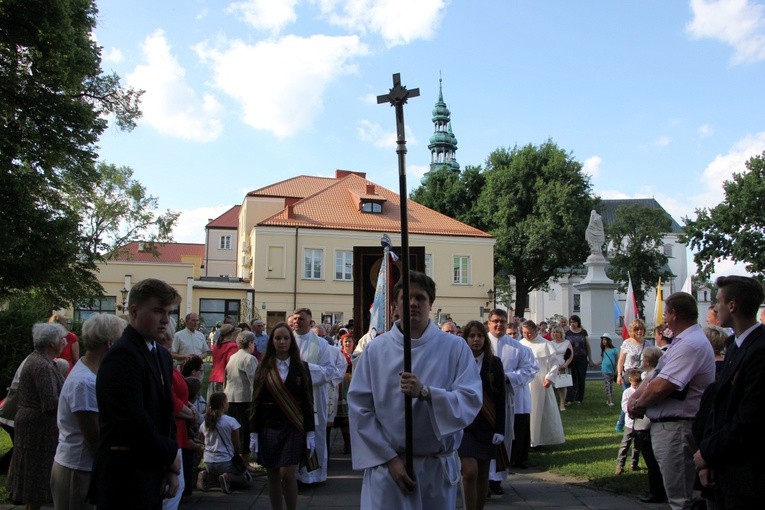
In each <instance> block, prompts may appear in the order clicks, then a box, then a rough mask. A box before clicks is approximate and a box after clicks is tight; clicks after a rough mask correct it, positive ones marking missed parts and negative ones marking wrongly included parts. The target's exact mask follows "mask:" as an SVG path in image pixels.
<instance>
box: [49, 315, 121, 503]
mask: <svg viewBox="0 0 765 510" xmlns="http://www.w3.org/2000/svg"><path fill="white" fill-rule="evenodd" d="M125 326H127V322H126V321H125V320H124V319H121V318H119V317H117V316H116V315H112V314H101V313H97V314H94V315H91V316H90V317H89V318H88V320H86V321H85V322H84V323H83V324H82V346H83V347H84V348H85V356H83V357H82V358H80V360H79V361H77V363H75V365H74V368H72V371H71V372H70V373H69V376H68V377H67V378H66V382H64V387H63V388H62V389H61V395H60V396H59V399H58V419H57V423H58V448H56V456H55V457H54V458H53V470H52V472H51V479H50V485H51V492H52V493H53V506H54V507H55V508H56V510H76V509H86V508H93V507H92V506H91V505H89V504H87V503H86V502H85V496H86V495H87V493H88V486H89V485H90V472H91V471H92V469H93V455H94V453H95V451H96V446H97V444H98V402H97V401H96V375H97V374H98V368H99V367H100V366H101V361H103V359H104V356H105V355H106V352H107V351H108V350H109V348H110V347H111V346H112V343H114V342H116V341H117V340H119V338H120V336H121V335H122V331H123V330H124V329H125Z"/></svg>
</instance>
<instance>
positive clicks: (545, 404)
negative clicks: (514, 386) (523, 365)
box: [521, 335, 566, 446]
mask: <svg viewBox="0 0 765 510" xmlns="http://www.w3.org/2000/svg"><path fill="white" fill-rule="evenodd" d="M521 345H525V346H526V347H528V348H529V349H531V350H532V352H533V353H534V358H535V359H536V361H537V365H539V372H537V374H536V375H535V376H534V379H532V381H531V383H530V384H529V388H530V390H531V446H541V445H545V444H561V443H564V442H565V441H566V438H565V436H564V434H563V423H562V422H561V420H560V410H559V409H558V401H557V399H556V398H555V389H554V388H553V386H552V385H550V386H549V387H547V388H545V387H544V386H543V383H544V381H545V379H547V378H550V377H552V376H553V375H554V374H556V373H557V372H558V365H557V358H558V355H557V354H556V352H555V347H553V346H552V345H551V343H550V342H549V341H548V340H545V339H544V338H542V337H541V336H539V335H537V336H536V337H535V338H534V339H533V340H532V341H528V340H526V339H523V340H521Z"/></svg>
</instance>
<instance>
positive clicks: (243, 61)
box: [195, 35, 367, 137]
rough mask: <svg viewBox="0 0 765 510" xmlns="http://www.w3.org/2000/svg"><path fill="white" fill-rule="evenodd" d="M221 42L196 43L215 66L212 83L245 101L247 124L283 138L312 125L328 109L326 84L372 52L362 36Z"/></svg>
mask: <svg viewBox="0 0 765 510" xmlns="http://www.w3.org/2000/svg"><path fill="white" fill-rule="evenodd" d="M222 45H223V46H225V47H224V48H223V49H218V48H212V47H211V46H210V45H209V44H208V43H202V44H198V45H197V46H195V50H196V52H197V54H198V55H199V57H200V58H201V59H202V60H203V61H204V62H206V63H207V64H209V65H210V67H211V68H212V71H213V73H212V82H213V84H214V85H215V86H216V87H217V88H219V89H220V90H222V91H223V92H225V93H226V94H228V95H229V96H231V97H232V98H234V99H235V100H236V101H238V102H239V103H240V104H241V107H242V111H243V115H244V118H243V120H244V122H245V123H246V124H248V125H250V126H252V127H254V128H256V129H263V130H267V131H271V132H272V133H274V134H275V135H276V136H278V137H288V136H291V135H294V134H295V133H297V132H298V131H300V130H301V129H303V128H305V127H306V126H308V125H310V124H311V123H312V122H313V121H314V119H315V118H316V117H317V116H318V115H319V113H320V112H321V110H322V108H323V100H322V98H323V96H324V91H325V90H326V89H327V87H329V86H330V85H331V84H332V83H333V82H334V81H336V80H338V79H340V78H341V77H342V76H343V75H347V74H352V73H355V72H356V66H355V65H354V64H353V63H352V61H353V59H354V58H355V57H358V56H362V55H366V54H367V47H366V45H364V44H363V43H361V42H360V40H359V38H358V37H357V36H344V37H330V36H325V35H314V36H311V37H298V36H295V35H288V36H285V37H283V38H280V39H278V40H274V41H260V42H258V43H256V44H254V45H253V44H247V43H245V42H243V41H240V40H235V41H233V42H230V43H227V42H223V43H222Z"/></svg>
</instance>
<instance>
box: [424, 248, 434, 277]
mask: <svg viewBox="0 0 765 510" xmlns="http://www.w3.org/2000/svg"><path fill="white" fill-rule="evenodd" d="M425 274H426V275H428V276H430V277H431V278H433V254H432V253H426V254H425Z"/></svg>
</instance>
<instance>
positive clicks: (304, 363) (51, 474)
mask: <svg viewBox="0 0 765 510" xmlns="http://www.w3.org/2000/svg"><path fill="white" fill-rule="evenodd" d="M410 282H411V283H410V289H409V302H408V303H406V302H404V299H403V286H402V284H401V282H399V283H398V284H397V285H396V286H395V287H394V289H393V296H394V301H395V313H396V314H397V315H401V313H402V312H403V310H404V307H408V309H409V317H410V323H409V325H408V326H409V330H408V331H407V332H405V327H404V325H402V324H401V322H400V321H396V322H395V323H394V324H393V325H392V327H391V329H390V330H389V331H386V332H384V333H382V334H380V335H378V336H376V337H374V338H371V339H368V341H367V342H366V343H365V344H363V346H362V347H359V346H357V344H356V342H355V335H354V333H353V331H352V330H351V331H349V328H342V329H341V328H339V327H336V328H334V331H333V328H329V327H327V328H325V327H324V326H323V325H321V324H316V323H315V322H314V321H313V317H312V312H311V310H310V309H308V308H300V309H297V310H295V312H294V313H293V314H291V315H290V316H289V317H287V320H286V321H285V322H280V323H278V324H275V325H274V326H273V327H272V328H271V331H270V332H269V333H267V332H266V331H265V325H264V324H263V322H262V321H260V320H257V319H256V320H253V321H251V322H250V323H240V324H238V325H234V324H233V322H232V321H230V320H227V321H225V322H224V323H222V324H221V325H220V327H218V328H216V330H215V331H214V332H213V333H211V335H210V337H206V335H204V334H203V333H202V332H201V331H200V330H199V322H200V321H199V317H198V315H197V314H195V313H191V314H188V315H187V316H186V317H185V320H184V327H183V328H182V329H180V330H179V331H177V332H176V331H175V329H176V328H175V324H174V321H173V319H172V317H171V312H172V310H173V308H174V307H175V306H176V305H177V304H178V303H179V301H180V296H179V295H178V293H177V292H176V291H175V290H174V289H173V288H172V287H171V286H169V285H168V284H167V283H165V282H162V281H160V280H154V279H147V280H143V281H141V282H138V283H136V284H135V285H134V286H133V288H132V289H131V292H130V296H129V300H128V307H127V312H128V314H127V321H125V320H124V319H122V318H119V317H117V316H115V315H111V314H94V315H92V316H91V317H90V318H88V319H87V320H86V321H85V322H84V323H83V325H82V340H80V339H79V338H77V336H76V335H74V334H73V333H71V332H69V331H68V329H67V326H68V322H67V321H66V320H65V319H64V318H63V317H62V316H60V315H58V314H54V315H53V316H52V317H51V318H50V319H49V321H48V322H45V323H39V324H35V326H34V327H33V329H32V337H33V347H34V350H33V352H32V353H31V354H30V355H29V356H28V357H27V358H26V359H25V360H24V361H23V362H22V363H21V365H20V366H19V368H18V370H17V373H16V376H15V377H14V381H13V384H12V390H13V399H14V403H15V406H16V407H15V412H14V413H13V416H12V418H13V419H12V420H10V421H8V420H4V421H3V426H4V428H6V430H9V432H11V433H12V434H13V436H12V438H13V442H14V448H13V450H12V454H11V456H10V467H9V474H8V479H7V485H8V489H9V493H10V497H11V498H12V499H13V501H14V502H18V503H23V504H26V505H27V507H28V508H40V506H41V505H43V504H49V503H51V502H52V503H53V505H54V508H56V509H70V508H71V509H75V508H93V507H95V506H97V507H102V508H151V509H159V508H163V509H173V508H178V506H179V504H180V501H181V498H182V497H183V496H184V495H189V494H190V493H191V491H192V490H193V489H194V488H196V489H197V490H201V491H207V490H210V488H211V487H216V486H217V487H218V488H219V489H220V490H222V491H223V492H230V491H232V490H235V489H237V488H246V487H248V486H249V485H250V484H251V482H252V477H253V475H255V474H260V473H264V474H265V475H266V477H267V481H268V494H269V498H270V502H271V507H272V508H274V509H277V508H283V507H286V508H287V509H294V508H295V507H296V504H297V494H298V484H307V485H311V484H317V485H323V484H325V483H326V480H327V468H328V464H329V454H328V451H329V446H330V441H329V435H330V432H331V429H332V427H336V428H338V429H339V430H340V431H341V433H342V437H343V451H342V453H343V454H346V455H347V454H350V455H351V459H352V463H353V467H354V469H358V470H363V471H364V476H363V482H362V490H361V508H364V509H371V508H382V507H383V506H384V507H386V508H403V509H406V508H424V507H429V508H455V506H456V504H457V497H458V496H459V495H460V494H461V495H462V497H463V506H464V508H466V509H470V510H472V509H482V508H483V507H484V505H485V502H486V500H487V498H489V497H491V495H492V494H503V493H504V490H503V489H502V482H503V481H505V480H506V478H507V475H508V472H509V469H510V468H511V467H512V468H516V469H525V468H527V467H528V461H529V452H530V451H534V450H540V449H543V448H545V447H547V446H550V445H559V444H561V443H563V442H565V434H564V430H563V425H562V420H561V413H563V412H565V411H566V409H567V407H570V406H577V405H580V404H581V403H582V401H583V399H584V381H585V377H586V372H587V368H588V367H590V366H593V364H594V363H593V356H592V354H591V351H590V346H589V334H588V332H587V330H586V329H584V328H583V327H582V322H581V319H580V318H579V317H578V316H576V315H572V316H571V317H569V318H568V319H567V320H563V321H561V322H560V323H556V322H553V326H552V327H551V328H549V329H548V324H547V322H540V323H539V324H536V323H535V322H533V321H530V320H522V319H520V320H519V319H518V318H514V319H513V320H512V322H511V321H509V318H508V314H507V312H506V311H505V310H502V309H494V310H491V312H490V313H489V318H488V320H487V321H485V322H483V321H478V320H473V321H470V322H468V323H467V324H465V325H464V327H460V326H458V325H457V324H455V323H454V322H453V321H450V320H448V321H446V322H445V323H444V324H442V325H440V326H439V325H437V324H435V323H433V321H431V319H430V316H431V308H432V305H433V302H434V300H435V298H436V289H435V284H434V283H433V280H432V279H430V278H429V277H428V276H426V275H425V274H423V273H417V272H412V273H411V274H410ZM716 283H717V287H718V293H717V304H716V305H715V306H714V310H713V312H714V313H712V312H710V313H709V314H708V316H707V322H708V323H709V324H710V325H709V326H708V327H706V328H703V329H702V328H701V327H700V326H699V325H698V323H697V321H698V309H697V305H696V301H695V300H694V299H693V297H692V296H690V295H689V294H685V293H675V294H672V295H671V296H669V297H668V298H667V299H666V302H665V309H664V317H663V321H662V323H661V324H659V325H657V327H656V329H655V330H654V338H655V342H654V343H655V345H650V343H649V342H647V341H646V338H645V337H646V324H645V323H644V322H643V321H642V320H640V319H636V320H634V321H633V322H632V323H631V324H629V325H628V331H629V338H627V339H625V340H624V341H623V342H622V344H621V346H619V347H615V346H614V342H613V338H612V337H611V335H610V334H609V333H608V332H606V333H603V334H602V335H601V336H600V347H601V353H600V354H601V372H602V374H603V381H604V391H605V401H606V404H607V405H608V406H614V405H615V402H614V395H613V383H614V382H616V383H617V384H621V385H623V386H624V391H623V392H622V398H621V410H622V413H621V416H620V419H619V421H618V422H617V425H616V427H617V431H618V432H619V433H621V434H622V441H621V444H620V446H619V449H618V452H617V455H616V468H615V475H616V476H618V475H621V474H622V473H623V472H624V471H625V470H626V469H627V466H628V465H627V458H628V457H629V458H630V464H629V467H630V469H632V470H641V469H643V468H642V467H641V466H640V458H641V457H642V458H643V462H644V465H645V469H646V470H647V474H648V488H647V491H646V494H644V495H643V497H641V500H642V501H645V502H661V501H667V502H669V504H670V507H671V508H672V509H686V508H692V507H693V508H699V507H700V506H699V505H705V506H706V508H719V509H723V510H725V509H735V508H755V507H757V505H758V504H759V502H760V501H761V498H762V496H763V492H765V475H763V474H762V470H761V469H759V467H758V464H756V463H757V462H758V459H759V456H758V455H757V454H758V453H759V447H758V446H757V445H758V444H759V441H758V436H755V433H756V432H757V430H758V426H759V425H760V423H762V419H763V418H764V417H763V416H762V414H763V412H764V411H762V409H763V406H762V405H761V400H762V399H761V395H760V392H761V391H762V389H761V388H763V387H764V386H763V385H764V384H765V381H764V380H763V378H765V366H764V365H763V364H765V347H764V345H765V327H764V326H763V325H761V324H759V323H758V322H757V319H756V315H757V312H758V309H759V307H760V305H761V304H762V302H763V289H762V286H761V284H760V283H759V282H757V281H756V280H754V279H752V278H746V277H737V276H731V277H721V278H719V279H718V280H717V282H716ZM407 333H408V335H409V338H410V339H411V369H410V371H404V369H403V359H404V355H403V350H404V344H405V342H404V336H405V334H407ZM80 349H82V350H80ZM80 354H82V355H81V356H80ZM63 356H65V357H64V358H63V360H64V361H63V362H60V363H59V362H57V360H58V359H61V358H62V357H63ZM205 359H211V360H212V363H211V366H210V370H209V373H207V374H206V373H205V372H206V363H205V361H204V360H205ZM205 382H206V383H207V388H208V391H207V392H206V398H205V396H203V391H202V388H203V386H204V383H205ZM402 396H406V397H409V398H410V399H411V420H412V423H413V427H412V434H413V446H412V447H413V451H412V452H411V453H412V455H413V465H412V466H410V467H408V466H407V465H406V460H405V459H406V455H405V450H406V441H405V433H404V431H405V425H404V416H405V414H406V413H402V412H401V402H402ZM601 405H602V404H601ZM9 424H10V425H9ZM630 449H631V453H630ZM200 466H201V467H200ZM460 488H461V490H460Z"/></svg>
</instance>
